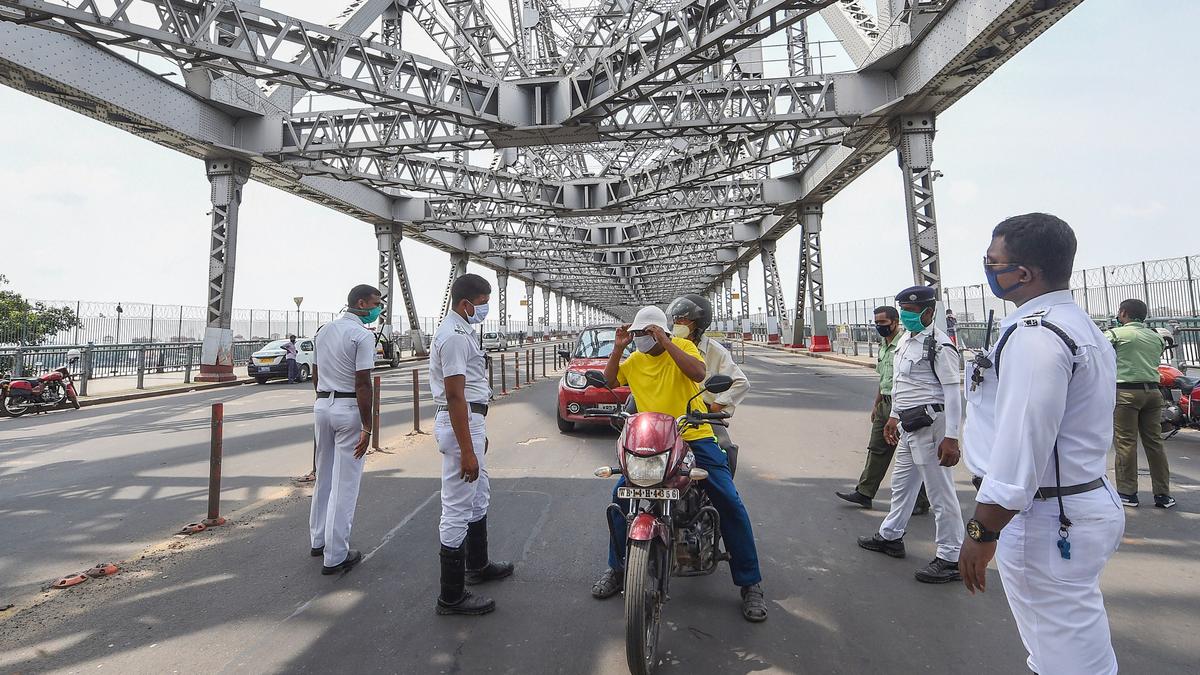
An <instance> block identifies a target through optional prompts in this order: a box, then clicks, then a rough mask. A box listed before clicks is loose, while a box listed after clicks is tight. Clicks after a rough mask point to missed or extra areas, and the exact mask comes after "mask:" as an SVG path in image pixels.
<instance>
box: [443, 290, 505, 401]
mask: <svg viewBox="0 0 1200 675" xmlns="http://www.w3.org/2000/svg"><path fill="white" fill-rule="evenodd" d="M485 357H486V354H485V353H484V351H483V349H482V348H481V347H480V346H479V335H478V334H477V333H476V332H475V329H474V328H472V327H471V324H469V323H467V320H466V319H464V318H462V317H461V316H459V315H458V313H457V312H450V313H449V314H448V315H446V318H445V319H443V320H442V325H440V326H438V329H437V332H436V333H434V335H433V342H432V343H431V344H430V346H429V388H430V390H431V391H432V392H433V402H434V403H435V404H437V405H446V382H445V380H446V378H447V377H454V376H455V375H465V376H466V388H465V391H466V395H467V403H487V402H488V401H489V400H491V398H492V390H491V386H490V385H489V384H488V374H487V367H486V361H485Z"/></svg>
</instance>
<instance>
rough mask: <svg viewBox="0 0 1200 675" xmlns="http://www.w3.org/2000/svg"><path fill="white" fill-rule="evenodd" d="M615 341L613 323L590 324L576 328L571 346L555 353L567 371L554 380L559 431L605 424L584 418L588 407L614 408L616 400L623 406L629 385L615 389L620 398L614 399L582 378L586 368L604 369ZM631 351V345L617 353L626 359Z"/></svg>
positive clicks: (615, 330)
mask: <svg viewBox="0 0 1200 675" xmlns="http://www.w3.org/2000/svg"><path fill="white" fill-rule="evenodd" d="M616 340H617V327H616V326H593V327H590V328H585V329H583V330H582V331H580V333H579V337H578V338H577V339H576V340H575V345H574V348H573V349H569V350H568V349H564V350H562V351H560V352H559V355H560V356H562V357H563V358H564V359H567V361H568V363H567V370H566V372H565V373H564V374H563V377H562V379H561V380H559V382H558V411H557V414H556V415H555V416H556V418H557V421H558V430H559V431H561V432H563V433H568V432H571V431H574V430H575V425H577V424H593V425H594V424H601V425H607V424H608V419H607V418H604V417H595V416H593V417H588V416H586V415H584V412H586V411H587V410H591V409H595V410H604V411H615V410H616V409H617V406H618V403H619V404H620V405H621V406H624V405H625V400H626V399H627V398H629V387H618V388H617V389H615V390H614V391H615V392H616V394H617V396H618V398H619V399H620V401H619V402H614V401H613V397H612V394H610V393H609V392H608V391H607V390H605V389H597V388H595V387H591V386H589V385H588V383H587V378H585V377H584V373H586V372H587V371H589V370H601V371H602V370H604V366H605V364H607V363H608V357H609V355H611V354H612V350H613V345H614V344H616ZM632 353H633V346H632V345H630V346H629V347H627V348H626V349H625V353H624V354H623V355H622V356H621V358H622V360H624V359H627V358H629V355H630V354H632Z"/></svg>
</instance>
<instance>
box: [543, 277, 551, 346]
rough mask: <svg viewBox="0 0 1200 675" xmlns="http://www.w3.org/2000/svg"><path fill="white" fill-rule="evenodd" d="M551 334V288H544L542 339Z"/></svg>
mask: <svg viewBox="0 0 1200 675" xmlns="http://www.w3.org/2000/svg"><path fill="white" fill-rule="evenodd" d="M548 332H550V287H549V286H542V338H543V339H545V337H546V333H548Z"/></svg>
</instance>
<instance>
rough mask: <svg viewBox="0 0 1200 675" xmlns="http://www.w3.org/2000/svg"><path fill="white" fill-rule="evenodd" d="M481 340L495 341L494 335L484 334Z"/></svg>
mask: <svg viewBox="0 0 1200 675" xmlns="http://www.w3.org/2000/svg"><path fill="white" fill-rule="evenodd" d="M483 339H484V340H495V339H496V334H495V333H484V334H483Z"/></svg>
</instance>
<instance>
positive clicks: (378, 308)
mask: <svg viewBox="0 0 1200 675" xmlns="http://www.w3.org/2000/svg"><path fill="white" fill-rule="evenodd" d="M346 307H347V309H346V311H345V312H343V313H342V315H341V316H339V317H338V318H337V319H335V320H334V321H331V322H329V323H327V324H325V325H324V326H322V327H321V328H320V330H318V331H317V334H316V336H315V337H314V338H313V341H314V342H315V343H316V346H315V347H314V349H315V350H316V351H315V354H314V362H313V372H312V381H313V388H314V389H316V391H317V400H316V402H315V403H313V415H314V418H315V419H314V422H313V427H314V430H315V432H316V440H317V449H316V463H317V482H316V486H315V488H314V489H313V498H312V509H311V511H310V513H309V521H308V527H309V536H310V539H311V541H312V555H313V557H314V558H315V557H317V556H320V555H324V558H325V565H324V567H323V568H322V569H321V573H322V574H336V573H338V572H347V571H349V570H350V568H352V567H354V566H355V565H357V564H358V562H359V561H360V560H362V553H360V552H359V551H356V550H353V549H351V548H350V528H351V526H352V525H353V524H354V508H355V506H356V505H357V503H358V486H359V483H360V482H361V481H362V471H363V455H365V454H366V453H367V445H368V444H369V443H370V441H371V433H372V429H371V395H372V391H371V370H372V369H373V368H374V367H375V334H374V333H372V332H371V331H370V330H367V328H366V326H365V325H364V324H368V323H373V322H374V321H375V320H376V319H378V318H379V314H380V312H382V311H383V305H382V299H381V298H380V295H379V291H378V290H377V289H376V288H374V287H372V286H367V285H365V284H362V285H359V286H355V287H354V288H352V289H350V295H349V296H348V297H347V298H346Z"/></svg>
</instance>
